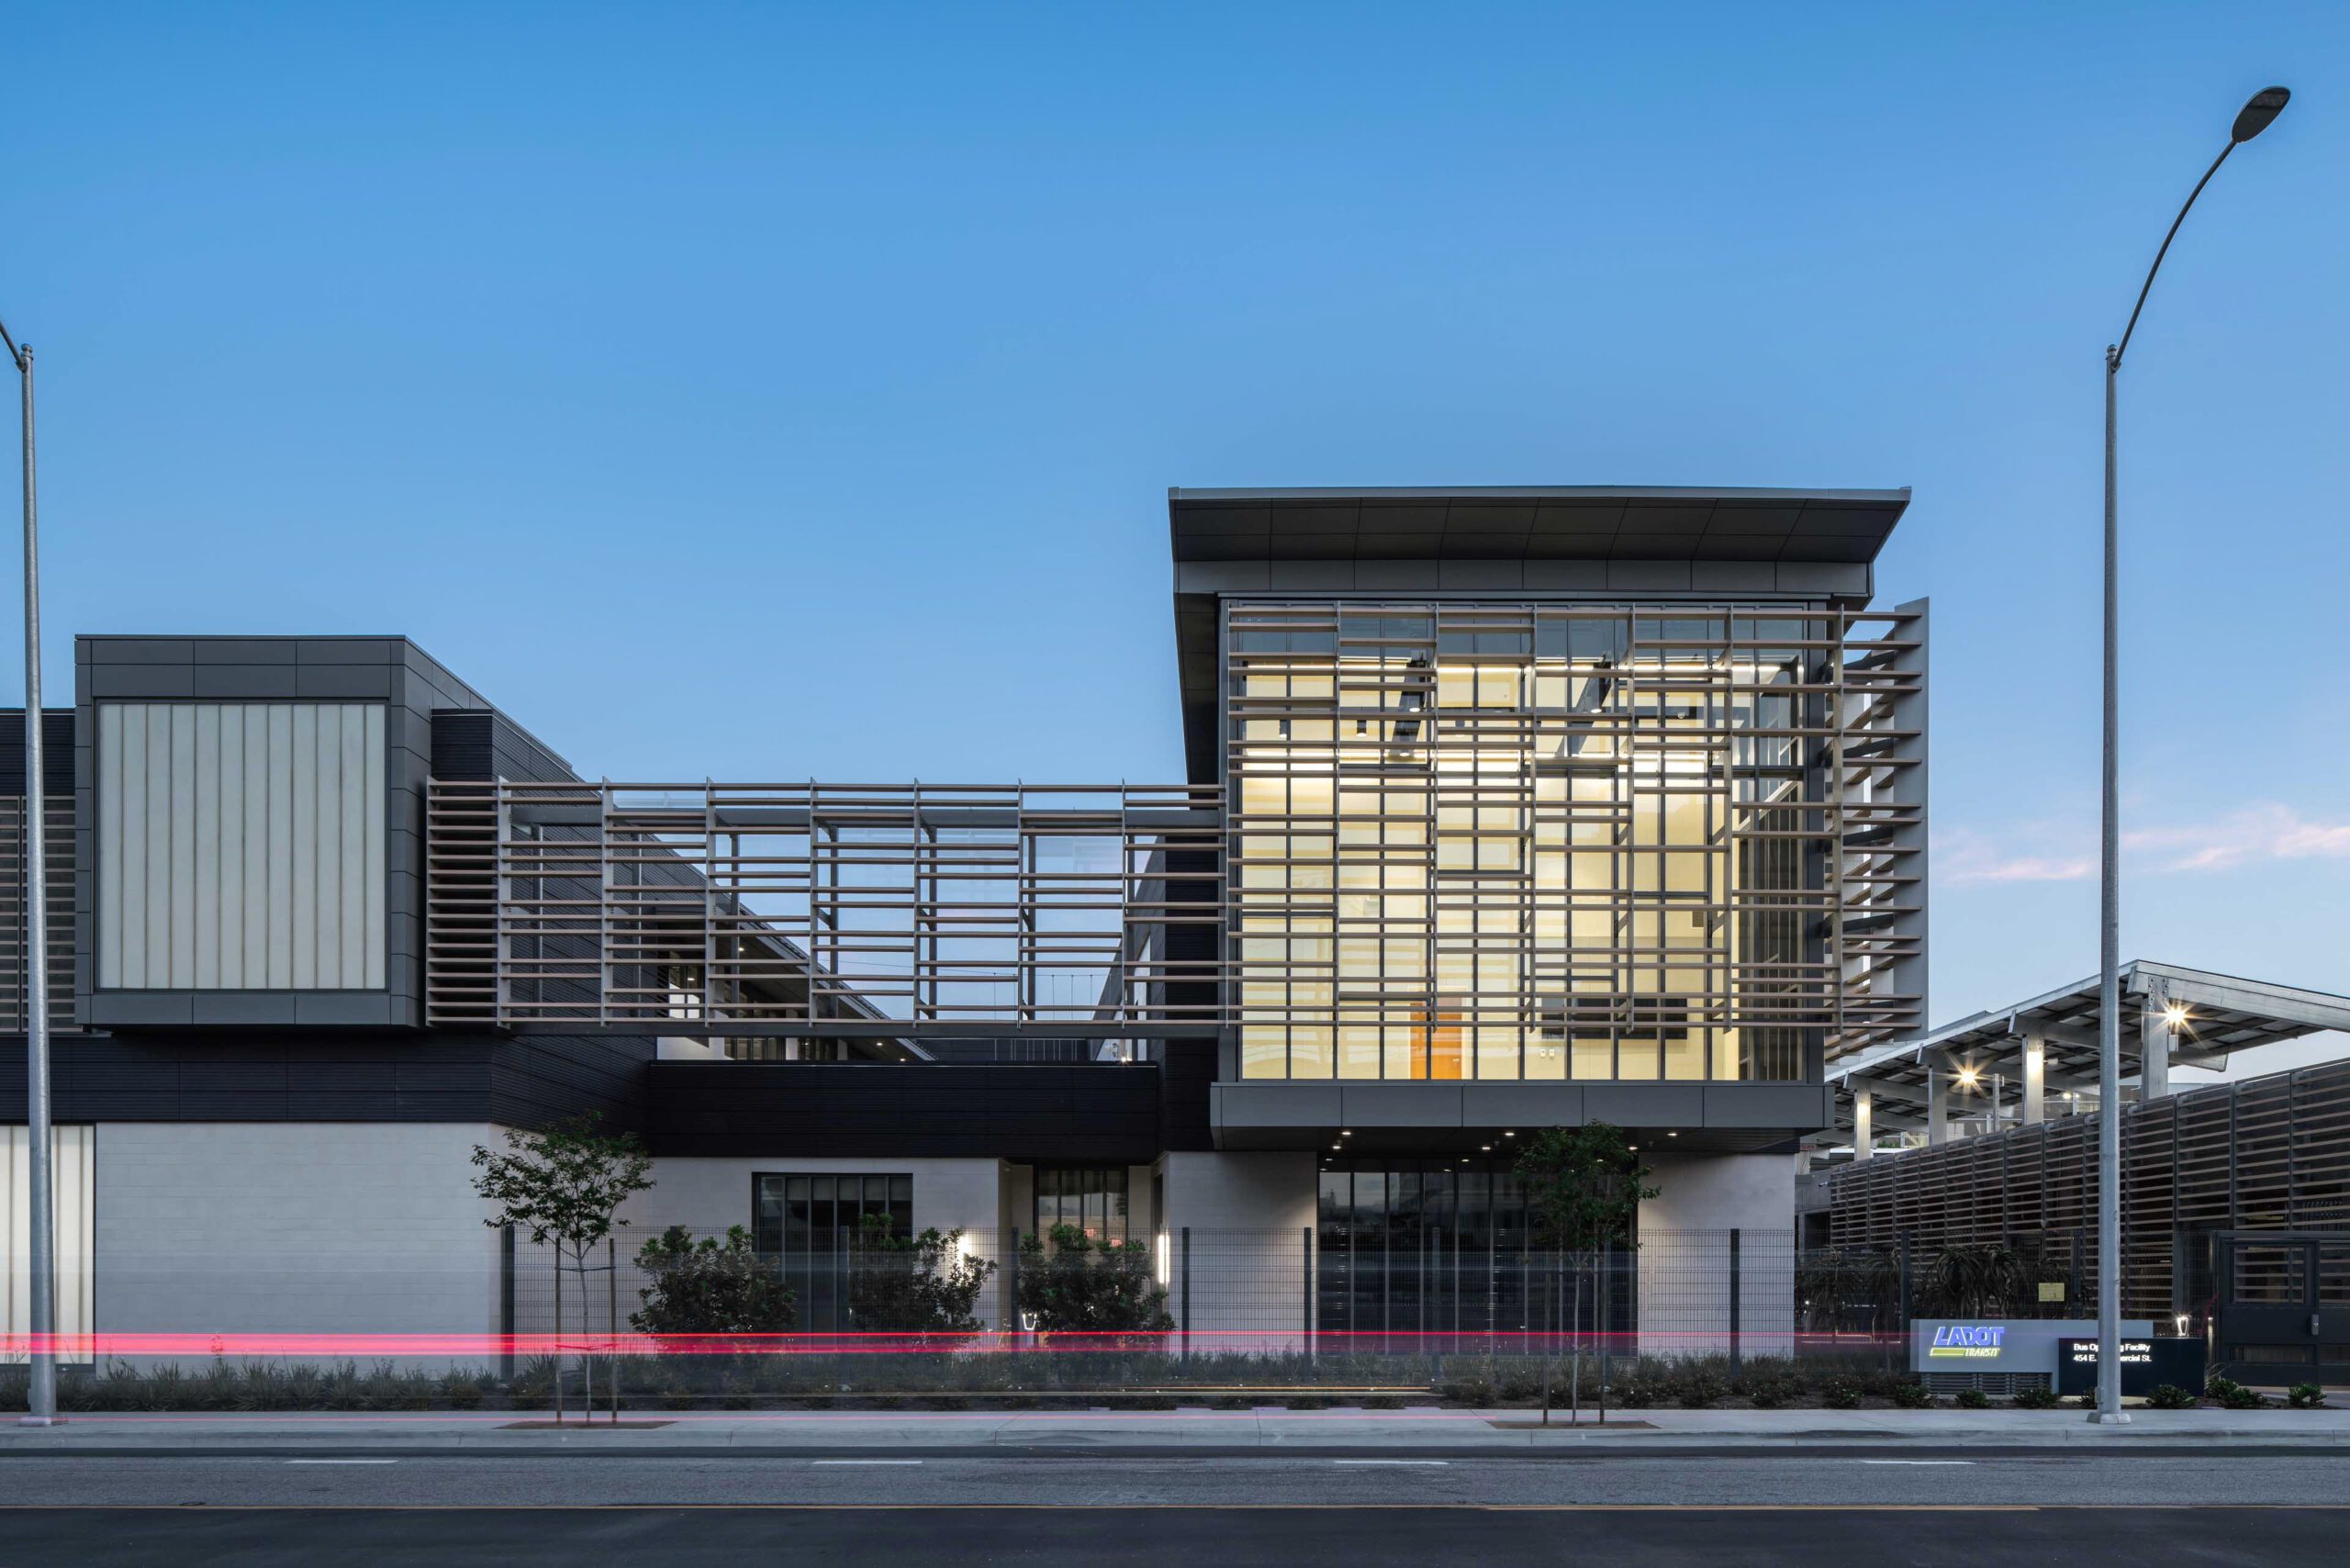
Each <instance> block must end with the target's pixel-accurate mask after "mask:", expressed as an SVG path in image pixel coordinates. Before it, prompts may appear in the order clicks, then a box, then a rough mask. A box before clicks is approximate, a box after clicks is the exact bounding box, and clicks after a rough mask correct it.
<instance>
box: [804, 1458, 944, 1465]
mask: <svg viewBox="0 0 2350 1568" xmlns="http://www.w3.org/2000/svg"><path fill="white" fill-rule="evenodd" d="M921 1462H922V1461H920V1460H918V1459H820V1460H817V1461H815V1463H817V1464H920V1463H921Z"/></svg>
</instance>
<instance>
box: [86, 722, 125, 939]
mask: <svg viewBox="0 0 2350 1568" xmlns="http://www.w3.org/2000/svg"><path fill="white" fill-rule="evenodd" d="M93 766H94V767H95V769H96V772H97V782H98V875H97V882H96V887H97V903H98V908H97V916H98V983H99V984H100V985H104V986H114V985H120V984H121V983H122V709H121V708H120V706H119V705H117V704H116V703H112V702H102V703H100V704H99V705H98V755H97V756H96V757H95V759H94V760H93Z"/></svg>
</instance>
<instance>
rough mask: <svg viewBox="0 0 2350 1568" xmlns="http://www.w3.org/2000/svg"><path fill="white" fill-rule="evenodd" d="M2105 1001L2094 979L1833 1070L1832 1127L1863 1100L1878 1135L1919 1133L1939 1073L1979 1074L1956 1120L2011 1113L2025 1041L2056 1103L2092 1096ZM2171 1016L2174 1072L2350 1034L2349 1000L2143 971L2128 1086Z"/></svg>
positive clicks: (2131, 1008)
mask: <svg viewBox="0 0 2350 1568" xmlns="http://www.w3.org/2000/svg"><path fill="white" fill-rule="evenodd" d="M2099 992H2100V987H2099V984H2098V977H2096V976H2094V975H2092V976H2090V977H2089V978H2088V979H2087V980H2082V981H2080V982H2078V983H2077V984H2075V985H2070V986H2066V987H2064V988H2063V989H2061V990H2057V991H2049V992H2047V993H2046V994H2044V995H2041V996H2035V997H2032V998H2031V999H2030V1000H2028V1001H2024V1002H2016V1003H2014V1004H2013V1005H2011V1006H2008V1007H2001V1008H1994V1009H1992V1010H1990V1011H1988V1012H1984V1013H1977V1014H1974V1015H1973V1016H1971V1017H1967V1018H1962V1019H1960V1020H1959V1021H1958V1022H1956V1023H1954V1024H1947V1025H1943V1026H1942V1027H1941V1028H1939V1029H1935V1030H1932V1031H1930V1033H1928V1034H1925V1035H1923V1036H1919V1038H1917V1039H1914V1040H1897V1041H1894V1042H1892V1043H1890V1044H1887V1045H1884V1046H1879V1047H1874V1048H1873V1049H1870V1050H1865V1051H1859V1052H1855V1053H1854V1054H1852V1055H1851V1056H1849V1057H1842V1058H1838V1059H1837V1060H1835V1061H1832V1062H1830V1063H1829V1064H1828V1073H1827V1077H1828V1082H1829V1085H1830V1088H1831V1089H1832V1090H1833V1091H1834V1093H1835V1117H1836V1119H1835V1126H1837V1127H1839V1128H1845V1129H1849V1128H1850V1127H1851V1126H1852V1096H1853V1093H1854V1092H1855V1091H1860V1090H1865V1091H1867V1092H1868V1093H1869V1094H1870V1096H1871V1100H1872V1104H1871V1114H1872V1115H1873V1116H1874V1119H1875V1122H1874V1125H1875V1126H1876V1127H1877V1129H1878V1130H1880V1131H1890V1130H1895V1129H1897V1128H1900V1127H1904V1126H1913V1125H1922V1122H1921V1121H1920V1120H1919V1118H1921V1117H1922V1116H1923V1115H1924V1114H1925V1110H1926V1102H1927V1077H1928V1074H1929V1073H1930V1071H1931V1070H1934V1069H1936V1068H1940V1069H1942V1070H1948V1071H1953V1072H1955V1071H1959V1070H1972V1072H1973V1074H1974V1086H1973V1087H1972V1089H1971V1090H1970V1091H1969V1092H1968V1093H1967V1095H1966V1097H1965V1098H1964V1101H1963V1102H1960V1103H1956V1104H1955V1105H1954V1109H1955V1110H1956V1111H1957V1113H1958V1114H1982V1113H1983V1112H1984V1111H1986V1110H1987V1109H1989V1108H1991V1106H1992V1103H1993V1098H1994V1096H1996V1097H1997V1102H1998V1103H1999V1104H2001V1105H2012V1104H2014V1103H2017V1102H2018V1101H2020V1098H2021V1094H2022V1088H2021V1085H2022V1081H2023V1050H2024V1040H2025V1037H2026V1036H2037V1037H2038V1038H2039V1039H2040V1040H2041V1041H2042V1052H2043V1054H2042V1062H2043V1068H2044V1072H2045V1075H2046V1076H2045V1082H2046V1086H2047V1089H2048V1091H2049V1092H2051V1093H2052V1094H2053V1093H2062V1092H2065V1091H2067V1090H2081V1091H2094V1090H2095V1088H2096V1086H2097V1077H2098V1031H2099V1027H2100V1025H2101V1024H2102V1022H2103V1016H2104V1014H2103V1009H2102V1008H2101V1007H2100V1005H2099ZM2167 1007H2177V1008H2180V1009H2182V1010H2183V1011H2184V1013H2185V1019H2184V1022H2183V1023H2182V1025H2180V1034H2179V1038H2180V1044H2179V1047H2178V1048H2177V1049H2175V1050H2173V1051H2172V1052H2171V1054H2170V1062H2171V1065H2172V1066H2175V1067H2203V1068H2216V1067H2223V1066H2225V1065H2226V1064H2227V1061H2228V1058H2230V1057H2231V1056H2233V1054H2235V1053H2236V1052H2238V1051H2246V1050H2255V1049H2258V1048H2259V1047H2263V1046H2272V1045H2276V1044H2278V1043H2280V1042H2282V1041H2286V1040H2294V1039H2299V1038H2300V1037H2301V1036H2305V1035H2313V1034H2317V1033H2320V1032H2321V1031H2324V1030H2329V1029H2340V1030H2350V997H2342V996H2335V995H2333V994H2332V993H2331V992H2327V991H2307V990H2303V989H2301V988H2300V987H2297V986H2288V985H2276V984H2273V983H2270V982H2268V981H2266V980H2241V979H2238V978H2237V977H2235V976H2233V975H2221V974H2214V973H2211V972H2210V970H2207V969H2182V968H2180V967H2179V966H2177V965H2176V964H2157V963H2153V962H2150V961H2147V960H2143V959H2141V960H2139V961H2137V962H2135V963H2131V964H2127V965H2124V966H2123V968H2122V970H2121V1008H2122V1017H2121V1032H2120V1033H2121V1053H2120V1055H2121V1081H2123V1082H2124V1083H2130V1082H2133V1081H2137V1080H2139V1079H2140V1077H2141V1076H2142V1073H2143V1032H2142V1025H2143V1021H2144V1018H2145V1016H2146V1014H2148V1013H2150V1012H2159V1011H2161V1010H2162V1009H2164V1008H2167Z"/></svg>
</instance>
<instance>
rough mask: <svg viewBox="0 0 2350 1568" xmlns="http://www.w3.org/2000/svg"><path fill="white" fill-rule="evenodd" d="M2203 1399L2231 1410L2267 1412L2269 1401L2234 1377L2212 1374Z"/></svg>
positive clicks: (2204, 1390) (2204, 1387)
mask: <svg viewBox="0 0 2350 1568" xmlns="http://www.w3.org/2000/svg"><path fill="white" fill-rule="evenodd" d="M2203 1397H2204V1398H2206V1399H2209V1400H2210V1401H2211V1402H2212V1403H2213V1404H2215V1405H2218V1406H2222V1407H2223V1408H2225V1409H2229V1410H2265V1409H2266V1408H2267V1407H2268V1401H2267V1400H2266V1399H2264V1398H2262V1397H2261V1396H2260V1395H2259V1394H2255V1393H2254V1392H2253V1391H2252V1390H2251V1389H2248V1388H2246V1387H2245V1386H2244V1384H2242V1383H2238V1382H2237V1381H2236V1380H2235V1379H2233V1378H2232V1377H2222V1376H2221V1375H2220V1374H2219V1373H2217V1372H2214V1373H2212V1374H2211V1378H2210V1382H2208V1383H2204V1385H2203Z"/></svg>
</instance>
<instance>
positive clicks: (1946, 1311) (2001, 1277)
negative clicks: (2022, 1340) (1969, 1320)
mask: <svg viewBox="0 0 2350 1568" xmlns="http://www.w3.org/2000/svg"><path fill="white" fill-rule="evenodd" d="M2031 1275H2032V1271H2031V1269H2029V1268H2027V1267H2026V1266H2025V1264H2024V1260H2023V1259H2022V1258H2021V1257H2020V1256H2019V1255H2018V1254H2017V1253H2016V1252H2015V1250H2014V1249H2011V1248H2007V1247H1998V1246H1989V1247H1946V1248H1944V1249H1942V1255H1941V1256H1940V1257H1938V1258H1936V1259H1935V1260H1934V1263H1933V1267H1931V1268H1930V1269H1928V1270H1927V1271H1926V1277H1925V1279H1924V1281H1923V1282H1920V1284H1919V1291H1918V1297H1919V1305H1922V1306H1923V1307H1924V1308H1925V1311H1926V1314H1927V1316H1934V1317H2020V1316H2023V1315H2024V1314H2025V1313H2027V1312H2030V1311H2032V1310H2035V1308H2036V1305H2037V1304H2036V1302H2034V1300H2033V1298H2034V1297H2035V1296H2037V1294H2039V1293H2038V1290H2037V1288H2036V1285H2035V1282H2034V1281H2033V1279H2032V1277H2031Z"/></svg>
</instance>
